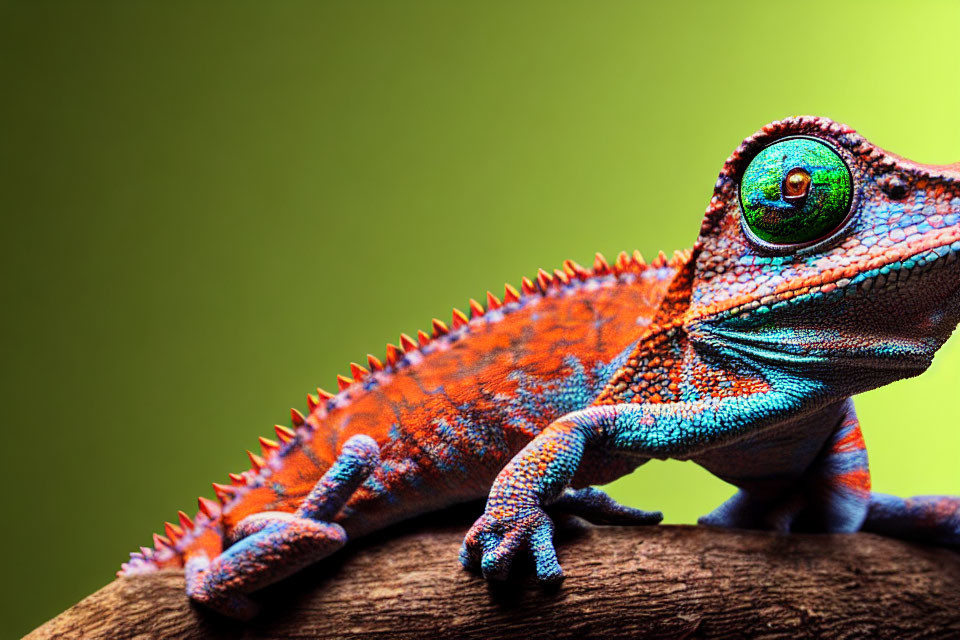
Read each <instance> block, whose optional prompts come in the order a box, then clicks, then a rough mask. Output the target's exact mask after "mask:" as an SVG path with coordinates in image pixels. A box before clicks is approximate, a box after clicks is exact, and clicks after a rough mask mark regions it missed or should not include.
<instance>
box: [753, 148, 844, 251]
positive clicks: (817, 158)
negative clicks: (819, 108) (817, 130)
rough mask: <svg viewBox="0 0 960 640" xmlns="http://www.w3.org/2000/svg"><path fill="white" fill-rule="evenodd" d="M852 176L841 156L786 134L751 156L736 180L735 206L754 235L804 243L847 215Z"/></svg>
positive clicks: (771, 240) (773, 240)
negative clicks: (737, 187) (738, 197)
mask: <svg viewBox="0 0 960 640" xmlns="http://www.w3.org/2000/svg"><path fill="white" fill-rule="evenodd" d="M852 201H853V178H852V177H851V176H850V170H849V169H848V168H847V165H846V164H845V163H844V162H843V159H842V158H841V157H840V156H839V155H838V154H837V152H836V151H834V150H833V149H832V148H830V147H829V146H828V145H826V144H824V143H823V142H820V141H818V140H813V139H811V138H786V139H784V140H780V141H778V142H775V143H774V144H772V145H770V146H769V147H767V148H766V149H764V150H763V151H761V152H760V153H758V154H757V156H756V157H755V158H754V159H753V160H752V161H751V162H750V165H749V166H748V167H747V170H746V171H745V172H744V173H743V179H742V180H741V181H740V207H741V209H742V210H743V217H744V222H745V224H746V227H747V228H748V229H749V230H750V231H751V232H752V233H753V235H754V236H756V238H758V239H760V240H762V241H764V242H769V243H771V244H777V245H792V244H806V243H810V242H813V241H816V240H819V239H820V238H823V237H824V236H827V235H829V234H830V233H831V232H832V231H834V230H835V229H837V227H839V226H840V225H841V224H843V223H844V221H845V220H846V219H847V215H848V214H849V213H850V205H851V203H852Z"/></svg>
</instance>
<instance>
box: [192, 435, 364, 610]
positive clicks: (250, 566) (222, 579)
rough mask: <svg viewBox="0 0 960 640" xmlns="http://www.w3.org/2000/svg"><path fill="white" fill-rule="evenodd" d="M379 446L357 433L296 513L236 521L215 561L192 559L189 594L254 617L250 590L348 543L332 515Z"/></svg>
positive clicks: (214, 606) (216, 606)
mask: <svg viewBox="0 0 960 640" xmlns="http://www.w3.org/2000/svg"><path fill="white" fill-rule="evenodd" d="M378 460H379V447H378V446H377V444H376V442H375V441H374V440H373V439H372V438H369V437H367V436H363V435H359V436H353V437H352V438H350V439H349V440H347V442H346V443H344V445H343V448H342V450H341V452H340V455H339V456H338V457H337V460H336V461H335V462H334V463H333V465H331V467H330V468H329V469H328V470H327V472H326V473H325V474H324V475H323V477H322V478H321V479H320V480H319V481H318V482H317V484H316V485H315V486H314V488H313V490H312V491H311V492H310V494H309V495H308V496H307V497H306V498H305V499H304V500H303V502H302V503H301V504H300V506H299V507H298V508H297V510H296V511H295V512H294V513H283V512H264V513H258V514H254V515H251V516H248V517H247V518H244V519H243V520H241V521H240V522H238V523H237V526H236V527H235V528H234V530H233V532H232V534H231V538H230V540H229V542H231V543H232V544H231V546H230V547H228V548H227V549H225V550H224V552H223V553H221V554H220V555H219V556H217V557H216V558H214V559H212V560H211V559H210V558H208V557H207V556H206V555H205V554H203V553H198V554H197V555H194V556H192V557H190V558H188V560H187V563H186V567H185V572H186V581H187V595H188V596H189V597H190V598H191V599H192V600H193V601H195V602H198V603H200V604H203V605H204V606H207V607H209V608H211V609H214V610H216V611H219V612H220V613H223V614H224V615H227V616H230V617H234V618H249V617H251V616H252V615H254V614H255V613H256V609H257V608H256V605H255V604H254V603H253V601H252V600H250V598H248V597H247V595H246V594H248V593H250V592H252V591H256V590H257V589H260V588H262V587H265V586H267V585H268V584H272V583H274V582H277V581H278V580H281V579H283V578H285V577H287V576H289V575H291V574H293V573H295V572H297V571H299V570H300V569H303V568H304V567H306V566H309V565H310V564H313V563H314V562H316V561H318V560H320V559H322V558H324V557H326V556H328V555H330V554H331V553H333V552H334V551H336V550H337V549H339V548H340V547H342V546H343V545H344V544H345V543H346V541H347V534H346V532H344V530H343V528H342V527H341V526H340V525H338V524H336V523H334V522H333V518H334V517H335V516H336V515H337V513H338V512H339V511H340V509H341V508H342V507H343V505H344V504H346V502H347V500H349V499H350V496H351V495H352V494H353V492H354V491H355V490H356V489H357V487H359V486H360V483H362V482H363V481H364V479H366V477H367V476H368V475H369V474H370V472H371V471H372V470H373V469H374V467H375V466H376V464H377V462H378Z"/></svg>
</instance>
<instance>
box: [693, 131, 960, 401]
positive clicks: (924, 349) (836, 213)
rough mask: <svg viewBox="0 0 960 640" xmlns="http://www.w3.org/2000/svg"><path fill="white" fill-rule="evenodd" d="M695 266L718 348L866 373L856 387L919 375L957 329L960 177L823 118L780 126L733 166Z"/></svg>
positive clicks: (707, 333) (696, 329) (699, 304)
mask: <svg viewBox="0 0 960 640" xmlns="http://www.w3.org/2000/svg"><path fill="white" fill-rule="evenodd" d="M695 256H696V258H695V259H696V264H695V267H694V275H693V287H692V294H691V299H690V307H689V308H688V312H687V316H686V317H687V319H688V326H689V327H690V329H691V331H692V333H693V334H694V336H695V339H696V337H699V340H700V343H701V344H703V345H705V346H707V347H708V348H709V346H710V345H711V343H712V344H714V345H715V346H718V347H722V348H725V349H734V350H736V351H737V352H738V353H739V354H740V355H741V356H743V357H747V358H751V359H757V360H760V361H765V362H767V363H770V362H773V363H776V364H778V365H780V366H782V367H785V368H788V369H790V368H793V369H801V370H802V371H803V372H804V373H810V372H815V371H817V370H820V371H823V372H824V375H828V372H831V371H840V372H843V375H847V376H849V375H850V373H851V371H853V370H856V371H857V372H858V375H859V374H860V373H862V374H863V375H862V376H859V377H860V378H861V379H862V382H859V383H856V384H853V386H854V387H856V386H861V385H862V386H863V387H864V388H867V387H870V386H876V384H878V383H882V382H886V381H889V380H890V379H894V378H899V377H904V376H906V375H912V374H916V373H919V372H920V371H922V370H923V369H925V368H926V367H927V366H928V365H929V363H930V360H931V359H932V357H933V354H934V352H935V351H936V350H937V349H938V348H939V347H940V346H941V345H942V344H943V343H944V341H946V339H947V338H948V337H949V335H950V333H951V332H952V331H953V329H954V327H956V325H957V322H958V320H960V163H957V164H953V165H948V166H932V165H923V164H918V163H915V162H911V161H909V160H906V159H904V158H901V157H899V156H896V155H893V154H891V153H887V152H886V151H884V150H882V149H880V148H878V147H876V146H874V145H872V144H870V143H869V142H867V141H866V140H864V139H863V138H862V137H861V136H859V135H857V133H856V132H854V131H853V130H852V129H850V128H849V127H846V126H844V125H841V124H837V123H835V122H832V121H830V120H827V119H825V118H815V117H798V118H790V119H787V120H783V121H781V122H775V123H772V124H770V125H768V126H766V127H764V128H763V129H762V130H761V131H759V132H758V133H756V134H755V135H753V136H751V137H749V138H747V139H746V140H745V141H744V142H743V143H742V144H741V145H740V147H739V148H738V149H737V150H736V151H735V152H734V153H733V155H732V156H730V158H729V159H728V160H727V163H726V164H725V166H724V168H723V171H722V172H721V174H720V177H719V179H718V181H717V185H716V188H715V191H714V195H713V199H712V200H711V202H710V206H709V208H708V209H707V215H706V217H705V219H704V222H703V226H702V228H701V233H700V238H699V240H698V243H697V251H696V252H695ZM843 362H846V363H849V364H851V365H853V366H852V367H843V366H837V365H838V364H839V363H843ZM871 372H872V373H873V375H871ZM852 391H855V390H852Z"/></svg>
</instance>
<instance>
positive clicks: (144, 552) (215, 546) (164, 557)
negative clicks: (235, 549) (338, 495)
mask: <svg viewBox="0 0 960 640" xmlns="http://www.w3.org/2000/svg"><path fill="white" fill-rule="evenodd" d="M318 391H321V392H322V390H319V389H318ZM322 397H323V396H321V398H322ZM319 402H320V400H318V399H316V398H314V397H313V396H309V397H308V404H309V405H310V410H311V418H310V419H309V422H308V418H305V417H304V416H303V415H302V414H301V413H300V412H299V411H297V410H296V409H291V417H292V422H293V426H294V428H296V429H297V431H294V430H293V429H289V428H287V427H284V426H281V425H276V426H275V427H274V429H275V431H276V434H277V439H278V441H274V440H271V439H269V438H260V447H261V450H262V454H261V455H257V454H255V453H252V452H250V451H248V452H247V454H248V455H249V457H250V462H251V467H250V469H249V470H247V471H244V472H243V473H231V474H229V475H230V484H229V485H225V484H219V483H216V482H214V483H213V490H214V493H216V496H217V500H211V499H210V498H205V497H202V496H201V497H200V498H198V499H197V502H198V505H199V510H198V511H197V513H196V515H195V516H194V517H192V518H191V517H190V516H188V515H187V514H186V513H184V512H183V511H179V512H178V513H177V516H178V522H177V523H176V524H175V523H172V522H166V523H164V526H163V528H164V533H163V534H157V533H155V534H153V547H140V550H139V551H134V552H133V553H131V554H130V559H129V560H128V561H127V562H124V563H123V564H122V565H121V567H120V570H119V571H117V575H118V576H125V575H132V574H138V573H149V572H152V571H157V570H158V569H174V568H181V567H183V566H184V565H185V564H186V562H187V561H188V560H189V559H190V558H191V557H192V556H194V555H196V554H198V553H201V552H202V553H203V554H205V555H206V557H207V558H215V557H217V556H218V555H220V553H221V552H222V551H223V549H224V544H223V541H224V538H225V537H229V533H230V531H231V530H232V527H233V526H234V525H236V523H237V521H239V520H240V519H242V518H243V516H244V515H248V514H249V513H251V512H254V511H264V510H276V511H293V510H294V508H295V506H296V504H297V502H298V501H299V499H300V498H302V497H303V496H296V495H291V496H289V497H290V499H289V500H286V501H278V500H276V498H277V496H276V494H274V493H272V492H271V491H269V490H265V489H266V488H267V487H268V486H269V480H270V478H271V477H272V478H274V479H276V478H277V473H278V471H279V469H280V461H281V459H282V458H288V460H287V462H288V466H295V463H296V460H295V459H296V458H298V457H302V454H303V452H302V447H301V445H303V437H302V436H303V434H302V433H298V431H299V432H306V431H309V430H312V429H315V428H317V426H318V425H317V424H316V423H315V422H314V420H317V418H316V417H315V416H313V414H314V413H315V409H316V408H317V405H318V404H319ZM335 451H336V450H335V449H331V451H330V452H329V454H331V455H329V458H328V456H327V455H325V454H326V453H327V452H315V453H314V454H313V455H311V456H310V464H311V466H312V469H311V471H312V472H313V474H314V475H316V474H318V473H319V474H320V475H322V473H323V472H324V471H326V469H327V468H329V467H330V465H331V464H332V462H333V460H334V459H335V457H336V456H335V455H333V454H334V453H335ZM298 454H299V455H298ZM311 486H312V481H311V482H310V483H308V484H307V485H306V488H305V489H304V493H305V492H306V491H308V490H309V488H310V487H311ZM264 494H266V495H264Z"/></svg>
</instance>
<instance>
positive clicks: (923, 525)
mask: <svg viewBox="0 0 960 640" xmlns="http://www.w3.org/2000/svg"><path fill="white" fill-rule="evenodd" d="M863 531H870V532H872V533H879V534H881V535H885V536H891V537H894V538H906V539H909V540H918V541H921V542H929V543H931V544H936V545H942V546H945V547H958V548H960V496H915V497H913V498H898V497H897V496H891V495H887V494H885V493H872V494H870V509H869V511H868V512H867V519H866V521H865V522H864V523H863Z"/></svg>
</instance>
